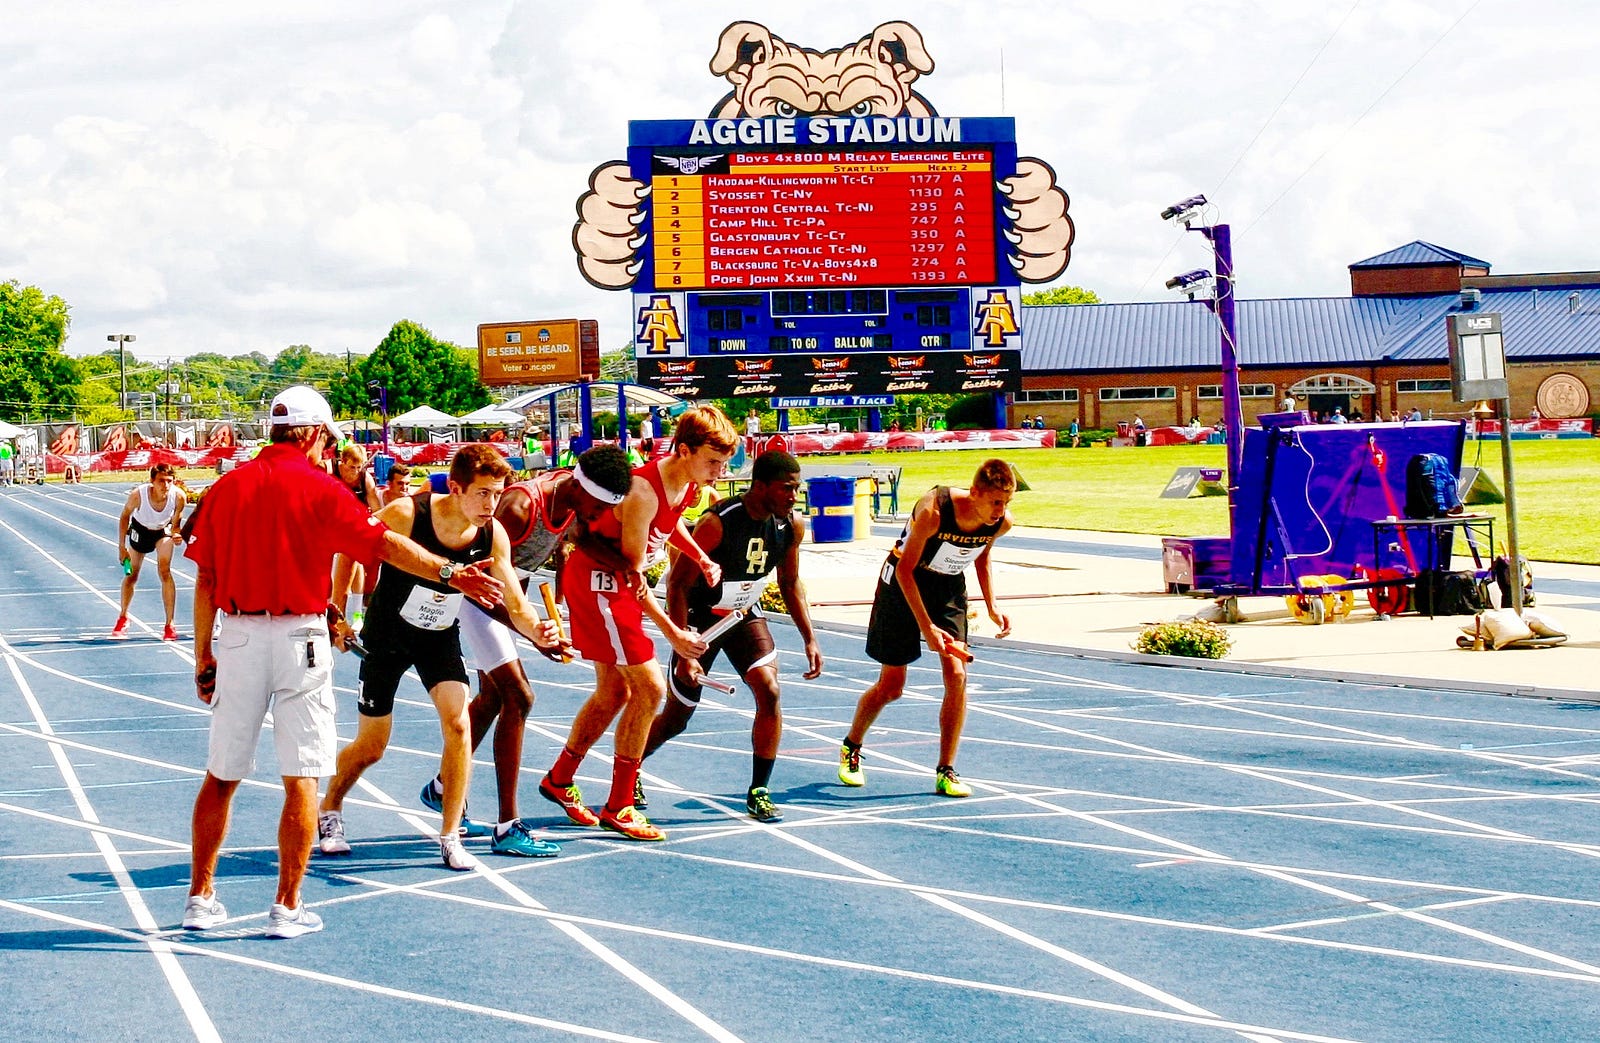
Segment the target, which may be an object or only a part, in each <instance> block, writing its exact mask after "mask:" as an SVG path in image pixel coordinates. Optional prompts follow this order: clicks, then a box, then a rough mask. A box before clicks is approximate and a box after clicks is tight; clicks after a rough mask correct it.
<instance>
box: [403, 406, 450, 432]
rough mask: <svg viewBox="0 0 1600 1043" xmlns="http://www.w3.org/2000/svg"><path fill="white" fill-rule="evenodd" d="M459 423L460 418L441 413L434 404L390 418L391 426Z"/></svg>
mask: <svg viewBox="0 0 1600 1043" xmlns="http://www.w3.org/2000/svg"><path fill="white" fill-rule="evenodd" d="M459 423H461V421H460V419H459V418H457V417H453V416H451V415H450V414H449V413H441V412H440V411H439V410H437V409H435V408H433V407H432V406H418V407H416V408H415V409H408V410H406V411H405V412H404V413H401V414H400V415H399V416H392V417H390V418H389V426H390V427H455V426H456V425H457V424H459Z"/></svg>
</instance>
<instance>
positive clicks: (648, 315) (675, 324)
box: [639, 294, 683, 355]
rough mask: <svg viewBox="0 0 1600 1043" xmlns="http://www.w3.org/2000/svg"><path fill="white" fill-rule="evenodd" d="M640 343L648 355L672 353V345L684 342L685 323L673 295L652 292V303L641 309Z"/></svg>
mask: <svg viewBox="0 0 1600 1043" xmlns="http://www.w3.org/2000/svg"><path fill="white" fill-rule="evenodd" d="M639 343H641V344H643V345H644V346H645V352H644V353H645V354H646V355H667V354H671V345H673V344H681V343H683V324H682V323H681V322H679V321H678V309H677V308H674V307H673V306H672V298H671V297H668V296H666V295H665V294H652V295H651V297H650V304H649V305H648V306H647V307H644V308H640V309H639Z"/></svg>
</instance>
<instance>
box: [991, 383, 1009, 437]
mask: <svg viewBox="0 0 1600 1043" xmlns="http://www.w3.org/2000/svg"><path fill="white" fill-rule="evenodd" d="M990 401H992V402H993V403H994V423H993V424H992V425H991V426H992V427H993V428H994V429H995V430H996V431H1003V430H1005V428H1006V427H1007V426H1009V425H1008V424H1007V423H1006V396H1005V392H1003V391H996V392H995V393H994V395H993V396H991V398H990Z"/></svg>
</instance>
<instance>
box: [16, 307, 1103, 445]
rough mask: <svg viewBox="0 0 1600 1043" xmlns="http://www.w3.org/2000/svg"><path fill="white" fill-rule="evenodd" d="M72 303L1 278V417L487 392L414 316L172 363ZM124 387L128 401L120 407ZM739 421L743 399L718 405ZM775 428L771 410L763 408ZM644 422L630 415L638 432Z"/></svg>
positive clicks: (398, 400)
mask: <svg viewBox="0 0 1600 1043" xmlns="http://www.w3.org/2000/svg"><path fill="white" fill-rule="evenodd" d="M1098 301H1099V299H1098V298H1097V297H1095V295H1094V294H1093V292H1091V291H1088V290H1082V289H1079V288H1078V287H1074V286H1058V287H1054V288H1052V289H1048V290H1041V291H1037V292H1034V293H1030V294H1027V295H1026V296H1024V297H1023V303H1025V304H1029V305H1037V304H1093V303H1098ZM71 321H72V320H71V308H70V307H69V305H68V304H67V302H66V301H64V300H63V299H62V298H61V297H59V296H56V295H53V294H52V295H46V294H45V293H44V291H42V290H40V289H39V288H38V287H36V286H24V285H22V284H21V283H20V282H19V281H18V280H16V279H12V280H9V281H6V282H0V420H7V421H10V422H12V423H18V424H25V423H40V422H47V421H58V420H73V419H76V420H78V421H81V422H83V423H87V424H92V425H93V424H110V423H117V422H121V421H128V420H137V419H140V418H152V419H165V418H168V417H170V418H172V419H186V418H188V417H206V418H225V417H247V416H254V415H256V414H258V413H259V412H261V411H262V410H263V409H264V407H265V406H266V404H267V403H268V402H269V401H271V399H272V396H273V395H275V394H277V393H278V391H280V390H282V389H283V388H285V387H288V386H289V385H291V384H310V385H312V386H314V387H316V388H318V389H320V390H322V391H323V392H324V393H325V394H326V395H327V397H328V402H329V404H330V405H331V406H332V407H333V409H334V411H335V413H337V414H339V415H341V416H377V415H378V408H377V405H376V397H375V392H374V391H373V390H371V388H372V386H373V385H374V384H377V385H382V386H383V387H384V388H386V389H387V393H388V401H387V405H388V411H389V414H390V415H394V414H397V413H402V412H404V411H406V410H408V409H411V408H413V407H415V406H419V405H429V406H433V407H434V408H435V409H441V410H443V411H444V412H446V413H450V414H452V415H456V416H460V415H462V414H465V413H469V412H471V411H472V410H474V409H477V408H479V407H481V406H485V405H487V404H488V403H489V401H490V393H489V389H488V388H486V387H485V386H484V385H483V384H482V383H480V382H479V380H478V370H477V351H476V349H474V348H465V347H462V346H460V345H458V344H452V343H450V342H449V341H446V340H441V339H440V338H438V337H435V336H434V335H433V333H432V332H430V331H429V330H428V329H427V328H426V327H424V326H422V325H421V324H419V323H416V322H413V321H411V320H410V319H402V320H400V321H399V322H396V323H395V324H394V325H393V326H392V327H391V328H390V329H389V332H388V333H387V334H386V335H385V336H384V338H383V339H382V340H381V341H379V342H378V344H377V345H376V346H375V347H374V348H373V350H372V351H371V352H369V353H368V354H365V355H356V354H353V353H351V352H346V353H344V354H329V353H326V352H319V351H315V350H313V349H312V348H311V347H310V346H309V345H305V344H293V345H290V346H289V347H286V348H284V349H283V350H282V351H280V352H278V353H277V354H276V355H275V356H273V357H271V358H269V357H267V355H265V354H264V353H262V352H259V351H253V352H250V353H249V354H244V355H223V354H220V353H217V352H200V353H198V354H194V355H189V356H187V357H185V358H181V359H172V360H170V361H169V362H165V363H153V362H140V361H138V360H137V359H134V358H132V357H131V356H129V357H124V356H123V355H122V354H121V353H120V352H119V351H118V346H117V345H107V347H106V350H104V351H101V352H98V353H94V354H87V355H83V356H78V357H73V356H69V355H67V354H66V353H65V352H64V351H63V350H62V348H63V345H64V344H65V343H66V339H67V331H68V329H69V327H70V326H71ZM601 363H602V371H601V379H603V380H607V381H620V380H629V381H631V380H633V379H635V373H636V367H635V359H634V355H633V350H632V347H631V345H630V346H629V347H628V348H627V349H625V350H623V351H615V352H609V353H607V354H605V355H603V356H602V360H601ZM124 380H126V382H127V390H128V398H129V401H128V402H127V403H123V402H121V401H119V398H120V394H121V390H122V382H123V381H124ZM955 400H956V396H952V395H913V396H905V397H903V398H902V399H900V400H897V403H896V408H895V409H893V410H890V411H888V413H889V414H890V415H891V416H897V417H901V418H906V419H909V418H910V417H912V416H914V415H916V414H917V413H918V411H919V410H920V411H921V413H922V415H925V416H935V415H942V414H944V413H945V412H946V411H947V410H949V409H950V408H951V407H952V406H953V405H954V404H955ZM717 404H718V405H719V406H721V407H722V408H723V410H724V411H725V412H727V413H728V415H729V416H731V417H733V418H734V419H735V420H736V421H738V420H740V419H741V418H742V417H743V416H744V414H745V410H747V409H749V408H750V407H751V403H750V402H748V401H747V400H741V399H728V400H725V401H719V402H718V403H717ZM758 412H759V413H761V414H762V415H763V426H764V427H766V428H767V429H769V430H770V429H771V427H772V426H773V419H772V418H773V412H772V410H771V409H770V408H765V409H760V410H758ZM855 412H856V411H838V410H825V409H821V410H810V411H794V412H793V413H791V419H792V420H794V421H796V422H827V421H830V420H835V419H838V420H843V421H845V422H849V421H852V420H854V419H855ZM636 425H637V420H635V426H636Z"/></svg>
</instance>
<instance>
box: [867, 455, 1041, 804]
mask: <svg viewBox="0 0 1600 1043" xmlns="http://www.w3.org/2000/svg"><path fill="white" fill-rule="evenodd" d="M1016 488H1017V479H1016V475H1015V474H1014V473H1013V472H1012V470H1011V467H1010V465H1008V464H1007V463H1006V462H1005V461H1003V460H986V461H984V463H983V465H982V466H980V467H979V468H978V473H977V474H976V475H974V476H973V478H972V487H971V488H970V489H965V490H960V489H951V488H950V487H948V486H943V485H941V486H937V487H935V488H933V489H931V490H929V491H928V492H927V493H924V494H923V496H922V498H921V499H920V500H918V501H917V505H916V507H915V508H914V509H913V510H912V512H911V517H910V518H909V519H907V521H906V527H905V530H904V531H903V532H902V533H901V534H900V539H899V540H898V541H896V543H895V545H894V550H892V551H891V552H890V553H889V559H888V560H887V561H885V562H884V564H883V569H882V570H881V572H880V573H879V575H878V589H877V593H876V594H875V596H874V597H873V600H872V617H871V619H870V620H869V621H868V623H867V655H869V656H871V657H872V658H873V659H876V660H877V661H878V662H879V663H881V664H882V667H881V668H880V669H879V671H878V680H877V681H876V682H875V683H874V684H873V685H872V687H870V688H868V689H867V690H866V691H865V692H863V693H862V694H861V699H860V701H859V702H858V703H857V704H856V713H855V720H854V721H853V722H852V723H851V725H850V734H849V735H848V736H846V737H845V740H844V743H843V744H842V745H841V746H840V747H839V781H840V782H842V783H844V784H845V785H846V786H864V785H866V775H865V773H864V772H862V770H861V743H862V740H864V739H865V738H866V735H867V729H869V728H871V727H872V722H873V721H875V720H877V719H878V714H879V713H881V712H882V711H883V708H884V707H885V706H887V705H889V704H890V703H891V702H893V701H895V700H896V699H898V698H900V695H901V693H902V692H903V691H904V690H905V684H906V666H907V665H909V664H910V663H913V662H915V661H916V660H917V659H918V658H920V657H921V655H922V642H923V641H924V640H926V641H927V643H928V647H929V648H930V649H931V650H933V651H934V652H936V653H938V655H939V664H940V667H941V668H942V671H943V674H944V701H943V703H942V704H941V705H940V708H939V764H938V768H937V770H936V773H935V775H934V792H935V793H938V794H939V795H941V796H945V797H966V796H971V794H972V790H971V788H970V787H968V786H967V785H966V784H965V783H964V782H962V781H961V778H960V776H958V775H957V774H956V769H955V760H956V747H957V746H958V745H959V744H960V742H961V728H962V726H963V725H964V724H965V723H966V719H967V661H968V659H969V658H970V656H969V655H968V654H967V649H966V641H967V578H966V570H967V568H968V567H969V566H972V567H975V568H976V570H977V573H978V587H979V589H980V590H982V591H983V601H984V605H985V606H986V607H987V608H988V610H989V618H990V619H992V620H993V621H994V623H995V625H996V626H998V627H999V628H1000V633H999V636H1000V637H1005V636H1006V634H1008V633H1010V632H1011V621H1010V620H1009V619H1007V618H1006V616H1005V615H1004V614H1003V613H1002V612H1001V611H1000V610H999V609H998V608H997V607H996V606H995V603H994V583H993V579H992V576H991V572H990V566H989V549H990V547H992V546H993V545H994V541H995V540H996V539H998V538H999V537H1001V536H1003V535H1005V533H1006V531H1007V530H1009V529H1010V528H1011V514H1010V512H1009V511H1008V510H1007V509H1006V508H1007V505H1008V504H1009V503H1010V502H1011V496H1012V494H1013V493H1014V492H1015V491H1016Z"/></svg>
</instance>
